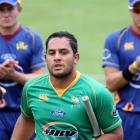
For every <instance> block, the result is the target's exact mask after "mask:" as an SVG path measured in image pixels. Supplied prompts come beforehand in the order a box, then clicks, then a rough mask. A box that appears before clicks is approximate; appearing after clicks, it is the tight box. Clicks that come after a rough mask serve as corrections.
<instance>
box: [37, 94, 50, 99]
mask: <svg viewBox="0 0 140 140" xmlns="http://www.w3.org/2000/svg"><path fill="white" fill-rule="evenodd" d="M38 98H39V99H40V100H42V101H48V95H47V94H40V95H39V97H38Z"/></svg>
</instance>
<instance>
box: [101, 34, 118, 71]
mask: <svg viewBox="0 0 140 140" xmlns="http://www.w3.org/2000/svg"><path fill="white" fill-rule="evenodd" d="M118 36H119V33H118V32H114V33H111V34H110V35H108V36H107V37H106V39H105V44H104V48H103V57H102V67H116V68H117V69H119V67H120V62H119V57H118V46H117V41H118Z"/></svg>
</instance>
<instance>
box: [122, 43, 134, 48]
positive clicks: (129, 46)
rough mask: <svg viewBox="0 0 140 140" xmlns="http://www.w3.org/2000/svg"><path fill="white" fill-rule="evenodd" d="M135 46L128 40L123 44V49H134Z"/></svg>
mask: <svg viewBox="0 0 140 140" xmlns="http://www.w3.org/2000/svg"><path fill="white" fill-rule="evenodd" d="M134 48H135V46H134V43H133V42H128V43H125V44H124V49H125V50H134Z"/></svg>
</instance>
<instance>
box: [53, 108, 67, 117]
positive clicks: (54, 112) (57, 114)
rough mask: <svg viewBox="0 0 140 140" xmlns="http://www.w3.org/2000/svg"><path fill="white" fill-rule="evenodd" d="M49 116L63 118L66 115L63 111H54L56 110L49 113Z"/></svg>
mask: <svg viewBox="0 0 140 140" xmlns="http://www.w3.org/2000/svg"><path fill="white" fill-rule="evenodd" d="M51 114H52V115H53V116H57V117H63V116H65V115H66V112H64V111H63V110H59V109H56V110H53V111H51Z"/></svg>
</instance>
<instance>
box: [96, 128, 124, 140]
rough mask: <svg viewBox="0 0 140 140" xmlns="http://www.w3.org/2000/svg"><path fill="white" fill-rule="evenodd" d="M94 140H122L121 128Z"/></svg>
mask: <svg viewBox="0 0 140 140" xmlns="http://www.w3.org/2000/svg"><path fill="white" fill-rule="evenodd" d="M95 140H123V130H122V127H121V126H119V127H117V128H116V129H115V130H113V131H112V132H109V133H105V134H104V135H102V136H100V137H98V138H95Z"/></svg>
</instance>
